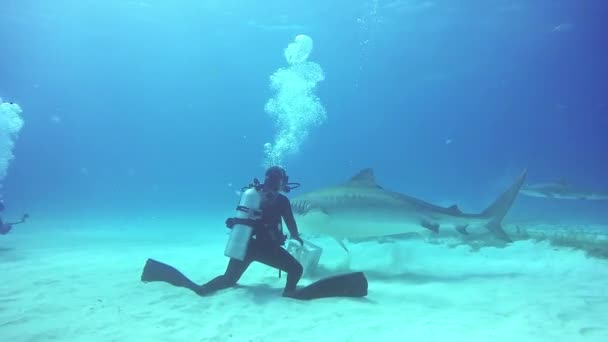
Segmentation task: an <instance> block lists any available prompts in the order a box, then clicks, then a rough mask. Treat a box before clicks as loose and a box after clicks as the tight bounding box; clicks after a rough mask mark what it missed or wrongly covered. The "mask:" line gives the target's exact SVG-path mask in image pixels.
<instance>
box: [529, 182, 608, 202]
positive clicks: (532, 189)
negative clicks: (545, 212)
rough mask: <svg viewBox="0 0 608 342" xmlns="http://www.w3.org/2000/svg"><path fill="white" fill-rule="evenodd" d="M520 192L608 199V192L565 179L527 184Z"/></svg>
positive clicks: (572, 197)
mask: <svg viewBox="0 0 608 342" xmlns="http://www.w3.org/2000/svg"><path fill="white" fill-rule="evenodd" d="M520 193H521V194H522V195H526V196H530V197H543V198H556V199H574V200H608V193H601V192H594V191H589V190H586V189H582V188H578V187H575V186H574V185H572V184H569V183H568V182H566V181H564V180H560V181H557V182H552V183H538V184H531V185H527V186H524V187H522V189H521V191H520Z"/></svg>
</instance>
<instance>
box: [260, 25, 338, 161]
mask: <svg viewBox="0 0 608 342" xmlns="http://www.w3.org/2000/svg"><path fill="white" fill-rule="evenodd" d="M312 48H313V40H312V39H311V38H310V37H309V36H306V35H302V34H301V35H298V36H296V38H295V39H294V41H293V42H291V43H290V44H289V45H288V46H287V48H286V49H285V59H286V60H287V63H288V64H289V67H286V68H280V69H278V70H276V71H275V72H274V73H273V74H272V75H271V76H270V87H271V89H272V90H274V91H275V92H276V93H275V96H274V97H273V98H271V99H269V100H268V102H267V103H266V106H265V108H264V109H265V111H266V113H268V114H269V115H270V116H271V117H272V118H273V119H274V120H275V124H276V127H277V133H276V135H275V137H274V142H273V143H270V142H268V143H266V144H264V152H265V155H266V158H265V161H264V166H270V165H283V162H284V158H285V157H286V156H287V155H290V154H295V153H297V152H298V151H299V149H300V146H301V144H302V143H303V142H304V141H305V140H306V138H307V137H308V135H309V131H310V129H311V128H312V127H313V126H315V125H320V124H322V123H323V122H324V121H325V119H326V118H327V114H326V111H325V108H324V107H323V105H322V104H321V101H320V100H319V98H318V97H317V96H316V95H315V94H314V91H315V87H316V85H317V83H319V82H321V81H323V80H324V79H325V75H324V73H323V70H322V69H321V66H320V65H319V64H317V63H315V62H311V61H308V57H309V55H310V53H311V52H312Z"/></svg>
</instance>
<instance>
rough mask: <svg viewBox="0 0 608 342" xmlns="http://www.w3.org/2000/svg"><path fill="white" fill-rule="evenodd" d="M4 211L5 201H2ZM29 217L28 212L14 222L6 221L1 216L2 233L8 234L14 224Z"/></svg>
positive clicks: (1, 209) (0, 207) (0, 206)
mask: <svg viewBox="0 0 608 342" xmlns="http://www.w3.org/2000/svg"><path fill="white" fill-rule="evenodd" d="M2 211H4V203H2V202H1V201H0V212H2ZM28 217H29V216H28V214H24V215H23V217H21V221H17V222H12V223H4V221H3V220H2V217H0V235H6V234H8V233H9V232H10V231H11V229H13V226H14V225H16V224H21V223H23V222H25V220H27V218H28Z"/></svg>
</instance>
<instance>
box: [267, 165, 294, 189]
mask: <svg viewBox="0 0 608 342" xmlns="http://www.w3.org/2000/svg"><path fill="white" fill-rule="evenodd" d="M288 180H289V176H287V172H285V169H283V168H282V167H279V166H271V167H269V168H268V169H267V170H266V178H265V179H264V187H265V188H266V190H268V191H276V192H279V191H285V189H286V188H287V189H289V188H288V187H287V182H288ZM287 191H289V190H287Z"/></svg>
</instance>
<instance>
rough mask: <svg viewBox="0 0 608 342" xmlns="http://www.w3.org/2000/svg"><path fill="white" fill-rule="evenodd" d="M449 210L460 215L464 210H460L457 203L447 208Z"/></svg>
mask: <svg viewBox="0 0 608 342" xmlns="http://www.w3.org/2000/svg"><path fill="white" fill-rule="evenodd" d="M447 210H448V211H449V212H450V213H451V214H454V215H459V214H462V211H460V208H458V206H457V205H456V204H454V205H452V206H450V207H448V208H447Z"/></svg>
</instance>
